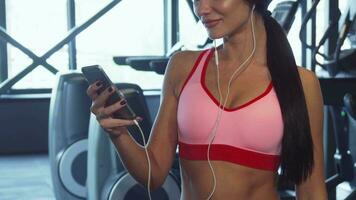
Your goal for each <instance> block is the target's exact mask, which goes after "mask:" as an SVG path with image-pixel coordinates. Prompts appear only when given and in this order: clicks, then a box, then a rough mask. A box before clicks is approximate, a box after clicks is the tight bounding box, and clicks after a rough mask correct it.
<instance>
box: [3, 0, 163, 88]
mask: <svg viewBox="0 0 356 200" xmlns="http://www.w3.org/2000/svg"><path fill="white" fill-rule="evenodd" d="M110 2H111V1H110V0H102V1H95V0H78V1H76V2H75V6H76V25H77V26H79V25H81V24H82V23H84V22H85V21H87V20H88V19H89V18H90V17H91V16H93V15H95V14H96V13H97V12H98V11H99V10H100V9H102V8H103V7H105V6H106V5H107V4H108V3H110ZM66 4H67V1H65V0H63V1H46V0H31V1H21V0H11V1H10V0H7V1H6V9H7V10H6V15H7V16H6V18H7V24H8V25H7V32H8V33H9V34H10V35H11V36H12V37H13V38H14V39H16V40H17V41H19V42H20V43H21V44H23V45H24V46H25V47H27V48H28V49H30V50H31V51H33V52H34V53H35V54H36V55H37V56H42V55H43V54H44V53H45V52H47V51H48V50H49V49H50V48H52V47H53V46H54V45H56V44H57V43H58V42H59V41H61V40H62V39H63V38H64V37H65V36H66V35H67V34H68V31H67V5H66ZM76 42H77V66H78V70H79V69H80V68H81V67H83V66H86V65H93V64H99V65H101V66H102V67H103V68H104V69H105V70H106V71H107V73H108V75H109V76H110V78H112V80H113V81H114V82H132V83H137V84H139V85H140V86H141V87H142V88H143V89H154V88H161V85H162V80H163V77H162V75H158V74H156V73H155V72H140V71H136V70H134V69H132V68H130V67H129V66H118V65H116V64H115V63H114V62H113V56H120V55H121V56H130V55H163V54H164V37H163V2H162V1H161V0H151V1H142V0H130V1H122V2H120V3H119V4H118V5H116V6H115V7H114V8H113V9H112V10H110V11H108V12H107V13H106V14H105V15H104V16H102V17H101V18H100V19H98V20H97V21H96V22H94V24H92V25H91V26H89V27H88V28H87V29H86V30H84V31H83V32H81V33H80V34H79V35H78V36H77V38H76ZM47 62H48V63H49V64H51V65H53V66H54V67H55V68H57V69H58V70H59V71H66V70H68V69H69V63H68V47H67V45H65V46H64V47H63V48H62V49H60V50H59V51H58V52H56V53H55V54H53V55H52V56H51V57H50V58H49V59H48V60H47ZM8 63H9V65H8V66H9V78H11V77H13V76H15V75H16V74H18V73H19V72H20V71H22V70H23V69H25V67H26V66H28V65H30V64H31V63H32V59H30V58H28V57H27V56H26V55H25V54H23V53H22V52H21V51H20V50H18V49H17V48H15V47H13V46H11V45H8ZM54 80H55V76H54V75H53V74H51V73H50V72H49V71H48V70H46V69H45V68H43V67H41V66H39V67H37V68H36V69H35V70H33V71H32V72H31V73H30V74H28V75H27V76H26V77H25V78H23V79H22V80H20V81H19V82H18V83H17V84H15V85H14V86H13V89H29V88H50V87H51V86H52V85H53V81H54Z"/></svg>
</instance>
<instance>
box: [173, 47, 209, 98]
mask: <svg viewBox="0 0 356 200" xmlns="http://www.w3.org/2000/svg"><path fill="white" fill-rule="evenodd" d="M208 50H209V49H207V50H204V51H203V52H201V53H200V55H199V57H198V59H197V60H196V61H195V63H194V66H193V68H192V69H191V70H190V73H189V75H188V77H187V78H186V79H185V81H184V83H183V86H182V89H181V90H180V93H179V95H178V99H179V98H180V95H181V94H182V92H183V89H184V88H185V85H187V83H188V81H189V79H190V78H191V77H192V76H193V74H194V72H195V70H196V69H197V67H198V65H199V63H200V61H201V59H202V58H203V56H204V54H205V52H206V51H208Z"/></svg>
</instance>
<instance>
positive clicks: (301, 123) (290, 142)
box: [252, 0, 314, 184]
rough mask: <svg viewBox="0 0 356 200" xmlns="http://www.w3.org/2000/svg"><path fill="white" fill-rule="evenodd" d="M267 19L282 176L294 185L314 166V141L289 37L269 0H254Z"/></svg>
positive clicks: (269, 57) (269, 60)
mask: <svg viewBox="0 0 356 200" xmlns="http://www.w3.org/2000/svg"><path fill="white" fill-rule="evenodd" d="M252 2H253V3H256V8H255V9H256V11H257V12H259V13H260V14H261V15H262V16H263V19H264V24H265V29H266V33H267V65H268V69H269V71H270V74H271V77H272V82H273V86H274V88H275V91H276V94H277V97H278V101H279V104H280V107H281V112H282V117H283V124H284V132H283V138H282V151H281V172H282V174H281V176H282V178H283V179H284V180H286V181H290V182H292V183H294V184H300V183H302V182H303V181H305V180H306V179H307V178H308V177H309V176H310V174H311V173H312V170H313V166H314V155H313V141H312V138H311V129H310V124H309V116H308V111H307V105H306V100H305V96H304V92H303V87H302V82H301V80H300V76H299V73H298V68H297V65H296V63H295V59H294V55H293V51H292V49H291V47H290V45H289V42H288V39H287V36H286V34H285V32H284V30H283V28H282V27H281V26H280V25H279V24H278V22H277V21H276V20H275V19H273V18H272V17H271V16H270V13H269V14H268V12H267V5H268V2H267V1H264V0H262V1H261V0H252Z"/></svg>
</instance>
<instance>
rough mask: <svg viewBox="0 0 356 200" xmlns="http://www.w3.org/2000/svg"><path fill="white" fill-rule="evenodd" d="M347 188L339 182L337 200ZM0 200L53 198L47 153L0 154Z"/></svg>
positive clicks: (340, 198) (49, 199) (45, 199)
mask: <svg viewBox="0 0 356 200" xmlns="http://www.w3.org/2000/svg"><path fill="white" fill-rule="evenodd" d="M348 190H349V187H348V185H347V184H341V185H340V187H338V192H337V194H338V198H337V200H342V199H344V197H345V195H346V194H347V193H348ZM0 200H55V198H54V194H53V191H52V183H51V174H50V168H49V159H48V155H46V154H36V155H16V156H14V155H12V156H3V155H0Z"/></svg>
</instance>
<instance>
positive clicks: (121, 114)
mask: <svg viewBox="0 0 356 200" xmlns="http://www.w3.org/2000/svg"><path fill="white" fill-rule="evenodd" d="M82 72H83V75H84V77H85V79H86V80H87V81H88V83H89V84H90V85H91V84H93V83H95V82H96V81H101V83H102V87H101V88H100V89H99V90H98V91H97V92H98V94H100V93H102V92H103V91H105V90H106V89H108V88H109V87H110V86H112V87H114V88H115V91H116V92H114V93H112V94H111V95H110V96H109V98H108V99H107V101H106V103H105V107H107V106H110V105H112V104H114V103H116V102H118V101H120V100H121V99H126V98H125V94H124V93H123V92H122V91H120V90H118V89H117V88H116V86H115V85H114V84H113V83H112V82H111V80H110V79H109V77H108V76H107V75H106V73H105V72H104V70H103V69H102V68H101V67H100V66H99V65H91V66H86V67H83V68H82ZM126 102H127V99H126ZM113 118H117V119H128V120H133V119H135V118H136V114H135V112H134V111H133V110H132V109H131V107H130V106H129V103H128V102H127V104H126V106H124V107H122V108H121V109H119V110H118V111H116V112H115V113H113Z"/></svg>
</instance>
